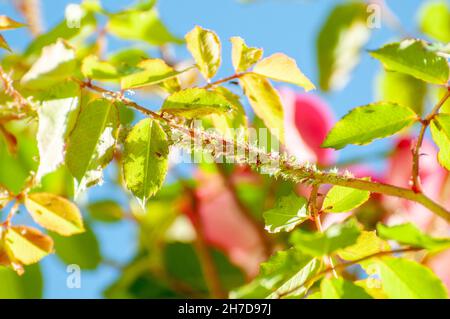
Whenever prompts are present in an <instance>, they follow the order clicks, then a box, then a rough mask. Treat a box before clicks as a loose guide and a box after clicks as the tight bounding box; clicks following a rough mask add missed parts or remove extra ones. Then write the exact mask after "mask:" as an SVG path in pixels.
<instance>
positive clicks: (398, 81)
mask: <svg viewBox="0 0 450 319" xmlns="http://www.w3.org/2000/svg"><path fill="white" fill-rule="evenodd" d="M377 82H378V83H377V85H378V92H377V95H378V97H379V100H380V101H386V102H391V103H397V104H400V105H404V106H407V107H409V108H411V109H412V110H414V111H415V112H416V113H417V114H422V112H423V110H424V109H425V96H426V93H427V84H426V83H425V82H423V81H420V80H418V79H416V78H414V77H412V76H410V75H407V74H403V73H398V72H386V71H382V73H381V74H380V76H379V77H378V80H377Z"/></svg>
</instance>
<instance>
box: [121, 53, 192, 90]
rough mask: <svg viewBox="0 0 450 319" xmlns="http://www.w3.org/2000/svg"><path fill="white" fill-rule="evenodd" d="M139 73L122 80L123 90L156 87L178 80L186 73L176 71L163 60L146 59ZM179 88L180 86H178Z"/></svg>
mask: <svg viewBox="0 0 450 319" xmlns="http://www.w3.org/2000/svg"><path fill="white" fill-rule="evenodd" d="M137 68H138V69H139V71H137V72H135V73H132V74H129V75H127V76H125V77H123V78H122V79H121V87H122V89H124V90H125V89H134V88H140V87H143V86H148V85H155V84H158V83H162V82H166V81H169V80H171V79H172V80H176V79H175V78H176V76H177V75H179V74H181V73H183V72H184V71H185V70H184V71H176V70H174V69H173V68H172V67H170V66H168V65H167V64H166V62H164V61H163V60H161V59H146V60H143V61H141V62H140V63H139V64H138V65H137ZM178 86H179V84H178Z"/></svg>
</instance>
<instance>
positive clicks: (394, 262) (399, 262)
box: [373, 257, 448, 299]
mask: <svg viewBox="0 0 450 319" xmlns="http://www.w3.org/2000/svg"><path fill="white" fill-rule="evenodd" d="M373 263H374V264H375V265H376V266H377V268H378V275H379V276H380V277H381V281H382V285H383V290H384V292H385V293H386V295H387V296H388V298H391V299H446V298H448V295H447V290H446V289H445V287H444V285H443V284H442V282H441V281H440V280H439V278H438V277H436V275H435V274H434V273H433V272H432V271H431V270H430V269H429V268H427V267H425V266H422V265H421V264H419V263H417V262H414V261H411V260H408V259H404V258H393V257H385V258H382V259H377V260H375V261H374V262H373Z"/></svg>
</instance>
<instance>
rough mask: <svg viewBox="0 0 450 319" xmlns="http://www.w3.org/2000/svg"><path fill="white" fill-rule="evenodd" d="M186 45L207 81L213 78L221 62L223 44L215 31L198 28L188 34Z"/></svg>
mask: <svg viewBox="0 0 450 319" xmlns="http://www.w3.org/2000/svg"><path fill="white" fill-rule="evenodd" d="M186 45H187V48H188V50H189V51H190V52H191V54H192V56H193V57H194V60H195V63H197V66H198V68H199V70H200V72H201V73H202V75H203V76H204V77H205V78H206V79H210V78H212V77H213V76H214V75H215V74H216V72H217V70H218V69H219V66H220V62H221V56H220V55H221V44H220V40H219V37H218V36H217V34H215V33H214V32H213V31H210V30H207V29H203V28H201V27H199V26H196V27H195V28H194V29H192V31H190V32H189V33H188V34H186Z"/></svg>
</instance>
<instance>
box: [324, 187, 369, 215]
mask: <svg viewBox="0 0 450 319" xmlns="http://www.w3.org/2000/svg"><path fill="white" fill-rule="evenodd" d="M369 198H370V192H368V191H362V190H359V189H354V188H349V187H343V186H333V187H332V188H331V189H330V190H329V191H328V193H327V195H326V197H325V200H324V201H323V204H322V210H323V211H324V212H326V213H344V212H348V211H351V210H352V209H355V208H357V207H359V206H361V205H362V204H364V203H365V202H366V201H368V200H369Z"/></svg>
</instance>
